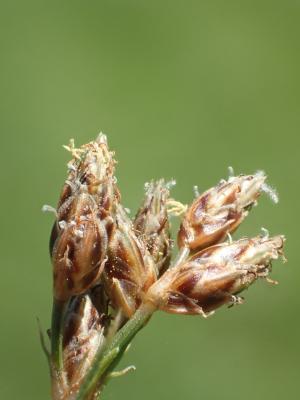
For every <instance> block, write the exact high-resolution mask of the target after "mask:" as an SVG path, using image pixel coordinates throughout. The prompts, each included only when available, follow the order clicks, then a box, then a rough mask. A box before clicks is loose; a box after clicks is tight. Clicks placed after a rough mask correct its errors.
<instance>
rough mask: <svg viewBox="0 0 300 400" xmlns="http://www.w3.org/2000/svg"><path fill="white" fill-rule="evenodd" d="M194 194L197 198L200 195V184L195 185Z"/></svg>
mask: <svg viewBox="0 0 300 400" xmlns="http://www.w3.org/2000/svg"><path fill="white" fill-rule="evenodd" d="M193 191H194V196H195V197H196V198H197V197H199V196H200V192H199V187H198V185H194V186H193Z"/></svg>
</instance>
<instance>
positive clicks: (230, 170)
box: [228, 165, 234, 180]
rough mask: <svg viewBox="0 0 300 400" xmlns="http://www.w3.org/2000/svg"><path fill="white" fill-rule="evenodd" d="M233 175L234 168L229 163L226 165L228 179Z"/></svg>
mask: <svg viewBox="0 0 300 400" xmlns="http://www.w3.org/2000/svg"><path fill="white" fill-rule="evenodd" d="M233 177H234V169H233V168H232V167H231V166H230V165H229V167H228V180H229V179H230V178H233Z"/></svg>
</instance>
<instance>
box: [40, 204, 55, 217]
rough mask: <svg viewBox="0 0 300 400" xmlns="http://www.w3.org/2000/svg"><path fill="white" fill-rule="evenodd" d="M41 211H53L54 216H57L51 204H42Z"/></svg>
mask: <svg viewBox="0 0 300 400" xmlns="http://www.w3.org/2000/svg"><path fill="white" fill-rule="evenodd" d="M42 211H43V212H51V213H54V214H55V216H56V217H57V211H56V209H55V208H54V207H52V206H49V205H48V204H44V205H43V207H42Z"/></svg>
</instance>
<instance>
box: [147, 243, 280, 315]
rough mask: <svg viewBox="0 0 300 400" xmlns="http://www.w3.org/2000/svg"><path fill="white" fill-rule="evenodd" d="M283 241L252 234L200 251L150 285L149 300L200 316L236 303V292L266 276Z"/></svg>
mask: <svg viewBox="0 0 300 400" xmlns="http://www.w3.org/2000/svg"><path fill="white" fill-rule="evenodd" d="M283 242H284V237H283V236H275V237H273V238H268V237H256V238H253V239H241V240H239V241H237V242H234V243H229V244H228V243H223V244H220V245H215V246H212V247H211V248H208V249H206V250H202V251H200V252H198V253H196V254H195V255H193V256H192V257H190V258H189V259H188V260H187V261H185V262H183V263H182V264H180V265H178V266H177V267H175V268H173V269H171V270H169V271H167V272H166V273H165V274H164V275H163V276H162V277H161V278H160V279H159V280H158V281H157V282H156V283H155V284H154V285H153V286H152V287H151V288H150V290H149V293H148V296H149V299H150V301H152V302H154V303H155V302H156V303H157V306H158V307H159V308H160V309H162V310H164V311H167V312H171V313H179V314H202V315H203V316H206V313H207V312H210V311H214V310H215V309H216V308H218V307H220V306H221V305H223V304H232V303H236V302H239V301H240V299H239V298H238V297H237V296H236V295H237V294H238V293H240V292H241V291H242V290H244V289H246V288H247V287H248V286H249V285H251V284H252V283H253V282H254V281H255V280H256V279H257V278H259V277H262V278H266V277H267V276H268V274H269V271H270V267H271V261H272V260H275V259H277V258H278V257H279V255H281V254H282V247H283Z"/></svg>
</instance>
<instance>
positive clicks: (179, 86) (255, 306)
mask: <svg viewBox="0 0 300 400" xmlns="http://www.w3.org/2000/svg"><path fill="white" fill-rule="evenodd" d="M0 4H1V10H0V38H1V39H0V40H1V67H0V68H1V74H0V90H1V108H0V110H1V111H0V112H1V117H0V127H1V142H0V144H1V165H2V167H1V171H2V173H1V182H2V183H1V187H2V196H1V204H2V205H1V210H2V212H1V221H2V229H1V264H2V267H1V280H0V285H1V291H0V293H1V297H2V300H1V352H0V353H1V363H0V398H1V399H13V400H15V399H23V400H27V399H28V400H35V399H39V400H41V399H49V382H48V370H47V365H46V361H45V359H44V356H43V354H42V351H41V349H40V345H39V340H38V333H37V325H36V317H37V316H39V317H40V319H41V322H42V324H43V327H44V328H47V327H49V321H50V309H51V265H50V261H49V257H48V236H49V230H50V227H51V224H52V221H53V217H52V215H50V214H46V215H43V214H42V213H41V207H42V205H43V204H45V203H46V204H52V205H55V204H56V201H57V198H58V194H59V190H60V188H61V185H62V182H63V180H64V178H65V171H66V168H65V164H66V162H67V160H68V154H67V153H66V152H65V151H64V150H63V149H62V147H61V145H62V144H66V143H67V142H68V141H69V138H71V137H74V138H75V139H76V143H77V144H82V143H84V142H87V141H90V140H91V139H93V138H94V137H95V136H96V134H97V133H98V132H99V131H100V130H102V131H103V132H105V133H107V134H108V137H109V141H110V145H111V147H112V148H113V149H115V150H116V155H117V158H118V160H119V164H118V171H117V176H118V180H119V184H120V187H121V190H122V193H123V199H124V203H125V204H126V206H128V207H129V208H131V209H132V210H135V209H136V207H137V206H138V203H139V201H140V199H141V197H142V193H143V183H144V182H145V181H146V180H149V179H150V178H152V177H154V178H159V177H161V176H164V177H166V178H176V180H177V182H178V184H177V186H176V188H175V189H174V191H173V194H174V196H175V197H176V198H178V199H180V200H182V201H183V202H188V201H190V200H191V199H192V197H193V193H192V186H193V185H195V184H198V185H199V188H200V190H205V189H206V188H208V187H210V186H212V185H214V184H215V183H216V182H217V181H218V180H219V179H220V178H224V177H226V175H227V166H228V165H232V166H233V167H234V168H235V170H236V172H237V173H240V172H245V173H251V172H253V171H255V170H257V169H264V170H266V171H267V173H268V175H269V176H270V182H271V183H272V185H274V186H275V187H276V188H277V189H278V191H279V193H280V199H281V201H280V203H279V205H277V206H274V205H273V204H272V203H271V202H270V200H269V199H268V198H266V196H263V197H262V199H261V201H260V204H259V206H258V207H257V208H255V210H254V211H253V212H252V213H251V217H250V218H249V219H248V220H247V221H246V222H245V223H244V224H243V226H242V227H241V229H240V231H239V235H245V234H247V235H248V234H249V235H256V234H257V233H258V232H259V231H260V227H261V226H264V227H267V228H269V230H270V232H271V233H272V234H276V233H285V234H286V236H287V239H288V241H287V246H286V255H287V257H288V259H289V263H288V264H287V265H282V263H280V262H278V263H276V264H275V268H274V274H273V276H274V278H275V279H278V280H279V281H280V285H279V286H277V287H273V286H271V285H268V284H267V283H266V282H259V283H258V284H256V285H255V286H254V287H252V288H251V290H249V291H248V292H247V293H246V303H245V304H244V305H243V306H241V307H234V308H233V309H230V310H228V309H226V308H224V309H222V310H220V311H218V313H217V314H216V315H215V316H214V317H212V318H210V319H208V320H203V319H201V318H200V317H199V318H198V317H181V316H172V315H167V314H162V313H158V314H157V315H156V316H155V317H154V318H153V320H152V321H151V323H150V324H149V325H148V327H147V328H146V329H145V330H144V331H143V332H141V334H139V335H138V337H137V338H136V340H135V341H134V344H133V346H132V347H131V351H130V352H129V353H128V354H127V356H126V359H125V360H124V363H123V365H128V364H132V363H134V364H135V365H136V366H137V371H136V372H135V373H133V374H131V375H128V376H127V377H124V378H120V379H119V380H116V381H114V382H112V383H111V384H110V385H109V386H108V387H107V389H106V391H105V395H104V397H103V399H104V400H109V399H130V400H134V399H140V398H143V399H144V400H148V399H149V400H150V399H151V400H152V399H154V398H155V399H165V400H171V399H182V398H184V399H188V400H196V399H197V400H198V399H206V400H210V399H220V398H222V399H228V400H229V399H230V400H237V399H241V398H243V399H246V400H248V399H249V400H253V399H272V400H275V399H282V398H283V397H284V398H291V399H294V398H296V397H297V393H299V385H300V384H299V372H300V368H299V367H300V361H299V350H300V346H299V329H300V321H299V306H300V298H299V294H298V293H299V277H300V274H299V269H298V255H297V251H298V250H299V244H298V240H299V239H298V235H299V234H298V224H299V214H298V213H299V206H298V205H299V194H300V189H299V178H300V176H299V175H300V173H299V145H300V139H299V133H300V113H299V106H300V103H299V101H300V74H299V69H300V53H299V50H300V45H299V43H300V40H299V35H300V24H299V21H300V1H297V0H285V1H274V0H273V1H271V0H270V1H267V0H252V1H232V0H227V1H222V0H219V1H199V0H198V1H189V0H186V1H179V0H172V1H163V0H160V1H158V0H152V1H137V0H136V1H133V0H131V1H125V0H120V1H115V0H106V1H105V0H88V1H78V0H72V1H64V0H60V1H42V0H39V1H33V0H27V1H21V0H19V1H14V0H10V1H3V0H2V1H1V2H0ZM175 226H176V223H175ZM236 236H237V235H235V237H236Z"/></svg>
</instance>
